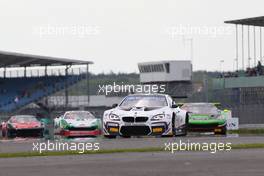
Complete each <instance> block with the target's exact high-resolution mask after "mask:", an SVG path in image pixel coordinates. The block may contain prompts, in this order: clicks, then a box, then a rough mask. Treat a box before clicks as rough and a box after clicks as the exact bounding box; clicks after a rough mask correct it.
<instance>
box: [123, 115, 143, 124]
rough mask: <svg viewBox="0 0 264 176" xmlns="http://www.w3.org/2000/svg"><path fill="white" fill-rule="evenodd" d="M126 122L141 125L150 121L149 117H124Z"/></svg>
mask: <svg viewBox="0 0 264 176" xmlns="http://www.w3.org/2000/svg"><path fill="white" fill-rule="evenodd" d="M122 119H123V121H124V122H128V123H140V122H146V121H148V117H143V116H142V117H123V118H122Z"/></svg>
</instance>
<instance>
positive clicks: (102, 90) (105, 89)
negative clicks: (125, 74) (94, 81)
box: [98, 82, 166, 95]
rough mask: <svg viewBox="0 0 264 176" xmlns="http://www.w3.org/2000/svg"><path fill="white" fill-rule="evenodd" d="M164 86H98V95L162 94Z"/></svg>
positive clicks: (114, 84) (122, 84)
mask: <svg viewBox="0 0 264 176" xmlns="http://www.w3.org/2000/svg"><path fill="white" fill-rule="evenodd" d="M165 88H166V85H164V84H160V85H157V84H151V85H149V84H135V85H134V84H124V83H123V82H122V83H121V84H116V83H115V82H113V84H108V85H99V90H98V94H105V95H109V94H111V93H146V94H150V93H164V92H165V91H166V89H165Z"/></svg>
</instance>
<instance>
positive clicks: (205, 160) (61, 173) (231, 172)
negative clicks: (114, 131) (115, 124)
mask: <svg viewBox="0 0 264 176" xmlns="http://www.w3.org/2000/svg"><path fill="white" fill-rule="evenodd" d="M263 162H264V150H263V149H254V150H251V149H249V150H233V151H230V152H221V153H216V154H210V153H207V152H177V153H174V154H171V153H169V152H156V153H115V154H95V155H74V156H52V157H29V158H7V159H0V175H1V176H36V175H38V176H47V175H56V176H73V175H74V176H79V175H80V176H83V175H87V176H89V175H91V176H99V175H100V176H124V175H126V176H132V175H133V176H135V175H138V176H144V175H146V176H159V175H162V176H164V175H173V176H174V175H182V176H263V173H264V167H263Z"/></svg>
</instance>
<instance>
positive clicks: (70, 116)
mask: <svg viewBox="0 0 264 176" xmlns="http://www.w3.org/2000/svg"><path fill="white" fill-rule="evenodd" d="M92 118H95V117H94V116H93V115H92V114H91V113H89V112H71V113H67V114H66V115H65V116H64V119H77V120H84V119H92Z"/></svg>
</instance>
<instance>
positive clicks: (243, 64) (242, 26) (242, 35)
mask: <svg viewBox="0 0 264 176" xmlns="http://www.w3.org/2000/svg"><path fill="white" fill-rule="evenodd" d="M241 30H242V32H241V40H242V41H241V42H242V48H241V50H242V51H241V52H242V70H243V71H245V63H244V25H241Z"/></svg>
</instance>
